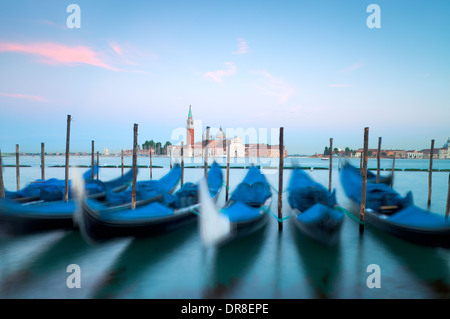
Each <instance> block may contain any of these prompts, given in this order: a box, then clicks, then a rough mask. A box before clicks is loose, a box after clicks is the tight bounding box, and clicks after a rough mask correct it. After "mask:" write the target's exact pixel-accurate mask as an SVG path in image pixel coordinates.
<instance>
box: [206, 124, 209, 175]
mask: <svg viewBox="0 0 450 319" xmlns="http://www.w3.org/2000/svg"><path fill="white" fill-rule="evenodd" d="M208 144H209V126H207V127H206V136H205V179H206V180H208V151H209V147H208Z"/></svg>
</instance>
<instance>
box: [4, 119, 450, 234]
mask: <svg viewBox="0 0 450 319" xmlns="http://www.w3.org/2000/svg"><path fill="white" fill-rule="evenodd" d="M70 124H71V115H68V116H67V133H66V153H65V193H64V201H68V197H69V186H68V182H69V155H70ZM137 128H138V126H137V124H135V127H134V130H135V132H134V134H135V136H134V144H133V183H134V188H133V189H134V197H133V190H132V207H133V208H134V207H135V202H136V194H135V191H136V185H135V184H136V174H137ZM283 135H284V128H283V127H281V128H280V136H279V138H280V143H279V153H280V164H279V179H278V218H279V221H278V228H279V230H280V231H281V230H282V229H283V226H282V221H281V218H282V207H283V206H282V193H283V168H284V141H283ZM368 139H369V128H368V127H366V128H364V150H363V153H362V156H361V163H360V170H361V174H362V186H361V206H360V221H361V224H360V228H359V229H360V233H363V232H364V224H363V223H364V213H365V204H366V189H367V163H368ZM381 141H382V138H381V137H379V138H378V151H377V183H379V181H380V157H381V154H380V152H381ZM434 142H435V140H434V139H433V140H431V149H430V166H429V175H428V201H427V205H428V206H430V205H431V193H432V172H433V157H434ZM208 144H209V127H207V133H206V140H205V155H204V157H205V163H204V170H205V178H207V169H208ZM183 152H184V143H183V142H181V185H183V177H184V176H183V175H184V174H183V173H184V154H183ZM121 153H122V156H121V162H122V166H121V171H122V176H123V169H124V165H123V150H122V152H121ZM94 154H95V153H94V141H92V159H91V160H92V163H91V164H92V179H94ZM332 156H333V139H332V138H330V168H329V184H328V189H329V190H330V191H331V186H332ZM395 158H396V153H395V152H394V158H393V162H392V180H391V187H392V186H393V178H394V171H395ZM171 164H172V156H171ZM98 165H99V152H98V151H97V166H98ZM152 166H153V165H152V152H151V150H150V179H151V178H152ZM19 168H20V160H19V144H16V183H17V190H20V169H19ZM229 170H230V142H229V141H228V142H227V173H226V174H227V175H226V176H227V181H226V195H225V198H226V201H227V200H228V195H229ZM41 178H42V180H45V144H44V143H41ZM98 178H99V176H98V173H97V179H98ZM0 197H5V188H4V183H3V170H2V159H1V151H0ZM133 198H134V204H133ZM449 213H450V174H449V183H448V194H447V205H446V210H445V218H448V216H449Z"/></svg>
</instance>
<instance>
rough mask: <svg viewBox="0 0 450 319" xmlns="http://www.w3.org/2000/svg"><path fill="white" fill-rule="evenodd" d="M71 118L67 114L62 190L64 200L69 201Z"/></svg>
mask: <svg viewBox="0 0 450 319" xmlns="http://www.w3.org/2000/svg"><path fill="white" fill-rule="evenodd" d="M71 120H72V116H71V115H67V134H66V168H65V174H64V175H65V184H64V185H65V191H64V201H65V202H68V201H69V152H70V121H71Z"/></svg>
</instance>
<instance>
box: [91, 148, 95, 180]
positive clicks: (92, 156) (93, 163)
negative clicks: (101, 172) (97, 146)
mask: <svg viewBox="0 0 450 319" xmlns="http://www.w3.org/2000/svg"><path fill="white" fill-rule="evenodd" d="M94 154H95V152H94V140H92V150H91V169H92V173H91V179H92V180H94V177H95V174H94V166H95V162H94V157H95V155H94Z"/></svg>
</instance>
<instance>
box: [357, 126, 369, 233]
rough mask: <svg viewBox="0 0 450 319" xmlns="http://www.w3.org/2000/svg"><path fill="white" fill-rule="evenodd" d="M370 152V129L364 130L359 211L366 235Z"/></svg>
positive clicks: (362, 227) (360, 231)
mask: <svg viewBox="0 0 450 319" xmlns="http://www.w3.org/2000/svg"><path fill="white" fill-rule="evenodd" d="M368 150H369V128H368V127H366V128H364V152H363V155H364V157H363V168H362V187H361V206H360V209H359V220H360V222H361V223H360V224H359V233H360V234H362V233H364V213H365V211H366V189H367V161H368V157H369V156H368Z"/></svg>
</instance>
